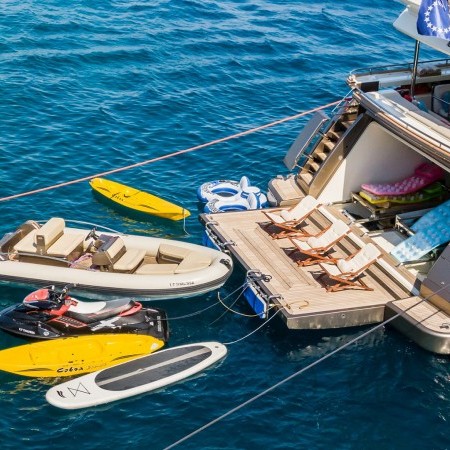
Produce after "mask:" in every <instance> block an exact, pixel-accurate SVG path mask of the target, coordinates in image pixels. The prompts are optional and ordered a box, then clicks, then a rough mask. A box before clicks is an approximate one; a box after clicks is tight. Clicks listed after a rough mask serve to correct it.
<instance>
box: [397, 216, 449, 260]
mask: <svg viewBox="0 0 450 450" xmlns="http://www.w3.org/2000/svg"><path fill="white" fill-rule="evenodd" d="M435 209H436V208H435ZM433 211H434V210H433ZM427 215H428V214H427ZM424 217H425V216H424ZM449 219H450V216H447V217H446V218H445V219H444V218H443V217H441V220H439V221H435V222H434V223H432V222H429V223H430V225H428V222H423V223H425V224H426V225H423V223H422V226H421V227H420V231H418V232H417V233H416V234H414V235H413V236H410V237H409V238H408V239H405V240H404V241H403V242H401V243H400V244H399V245H397V246H396V247H395V248H394V249H393V250H392V251H391V255H392V256H394V257H395V258H396V259H397V260H398V261H399V262H406V261H417V260H418V259H420V258H421V257H422V256H424V255H426V254H427V253H429V252H431V250H433V249H435V248H437V247H439V246H441V245H444V244H446V243H448V242H450V220H449ZM423 228H425V229H423Z"/></svg>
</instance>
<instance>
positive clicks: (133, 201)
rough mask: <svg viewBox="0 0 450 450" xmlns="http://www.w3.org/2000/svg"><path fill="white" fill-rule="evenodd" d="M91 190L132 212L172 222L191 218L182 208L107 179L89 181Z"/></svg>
mask: <svg viewBox="0 0 450 450" xmlns="http://www.w3.org/2000/svg"><path fill="white" fill-rule="evenodd" d="M89 184H90V185H91V188H92V189H93V190H94V191H95V192H97V193H98V194H100V195H102V196H103V197H105V198H107V199H108V200H111V201H112V202H114V203H116V204H118V205H120V206H123V207H125V208H128V209H130V210H132V211H135V212H139V213H144V214H151V215H153V216H157V217H162V218H164V219H170V220H181V219H183V218H185V217H188V216H190V214H191V213H190V212H189V211H188V210H187V209H185V208H183V207H182V206H178V205H175V204H174V203H170V202H168V201H167V200H164V199H162V198H159V197H157V196H156V195H153V194H150V193H148V192H144V191H140V190H138V189H135V188H132V187H130V186H126V185H124V184H121V183H117V182H116V181H111V180H106V179H105V178H93V179H92V180H90V181H89Z"/></svg>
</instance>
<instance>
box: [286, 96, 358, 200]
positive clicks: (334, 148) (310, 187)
mask: <svg viewBox="0 0 450 450" xmlns="http://www.w3.org/2000/svg"><path fill="white" fill-rule="evenodd" d="M358 111H359V105H358V103H356V102H355V101H354V100H353V99H351V98H345V99H344V100H343V101H342V102H341V103H340V104H339V105H338V106H337V107H336V108H335V110H334V111H333V116H332V118H331V119H330V117H328V116H327V115H326V114H325V113H324V112H323V111H318V112H316V113H315V114H314V115H313V116H312V117H311V119H310V121H309V122H308V123H307V124H306V126H305V127H304V129H303V131H302V132H301V133H300V134H299V136H298V137H297V139H296V140H295V142H294V143H293V144H292V146H291V148H290V149H289V151H288V152H287V154H286V156H285V158H284V163H285V165H286V167H288V169H290V170H292V169H294V168H295V167H298V172H297V175H296V183H297V185H298V186H299V187H300V189H301V190H302V191H303V192H306V193H309V194H310V195H313V196H318V195H319V194H320V192H321V190H322V189H323V187H324V186H325V185H326V183H327V181H328V180H329V179H330V177H331V176H332V175H333V173H334V172H335V170H336V169H337V167H338V166H339V164H340V162H341V161H342V159H343V157H345V155H346V152H347V151H348V149H349V148H351V145H352V144H353V143H354V142H355V141H356V139H357V138H358V137H359V136H358V131H357V130H358V129H359V130H361V127H353V124H354V123H355V121H357V120H364V119H363V118H362V115H358ZM355 130H356V132H355Z"/></svg>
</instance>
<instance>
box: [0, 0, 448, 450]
mask: <svg viewBox="0 0 450 450" xmlns="http://www.w3.org/2000/svg"><path fill="white" fill-rule="evenodd" d="M0 4H1V14H0V98H1V101H0V149H1V152H0V163H1V167H2V183H1V185H0V199H1V198H4V197H8V196H10V195H14V194H18V193H22V192H27V191H30V190H35V189H39V188H44V187H47V186H51V185H53V184H58V183H63V182H67V181H71V180H77V179H79V178H83V177H88V176H91V175H92V176H93V175H95V174H98V173H102V172H105V171H109V170H112V169H115V168H119V167H124V166H128V165H130V164H134V163H138V162H141V161H146V160H150V159H153V158H157V157H159V156H162V155H166V154H170V153H172V152H176V151H179V150H184V149H187V148H191V147H194V146H197V145H200V144H204V143H207V142H210V141H212V140H216V139H220V138H224V137H227V136H230V135H233V134H235V133H238V132H242V131H245V130H248V129H251V128H254V127H257V126H261V125H264V124H266V123H270V122H273V121H275V120H279V119H283V118H285V117H288V116H291V115H294V114H296V113H299V112H302V111H308V110H310V109H312V108H315V107H318V106H321V105H323V104H326V103H330V102H333V101H335V100H338V99H339V98H341V97H343V96H344V95H345V94H346V93H347V92H348V87H347V86H346V84H345V78H346V76H347V74H348V72H349V71H350V70H352V69H354V68H357V67H370V66H376V65H383V64H387V63H397V62H410V61H411V60H412V54H413V49H414V43H413V42H412V41H411V40H409V39H408V38H406V37H404V36H402V35H400V34H399V33H398V32H397V31H396V30H395V29H394V28H393V27H392V22H393V21H394V19H395V18H396V16H397V15H398V14H399V13H400V11H401V10H402V5H401V4H400V3H396V2H392V1H391V0H379V1H377V2H372V1H368V0H347V1H345V2H331V1H322V2H310V1H306V0H297V1H293V0H274V1H268V0H260V1H258V2H252V1H250V0H225V1H220V2H216V1H211V0H204V1H198V0H184V1H183V0H154V1H151V2H148V1H143V0H140V1H133V0H127V1H123V0H98V1H96V2H92V1H87V0H84V1H74V2H64V1H61V0H47V1H36V0H34V1H33V0H20V1H18V0H3V1H2V2H1V3H0ZM305 121H306V118H305V119H303V118H302V119H298V120H295V121H288V122H285V123H283V124H281V125H278V126H276V127H272V128H268V129H266V130H264V131H260V132H257V133H253V134H249V135H246V136H244V137H242V138H240V139H233V140H230V141H226V142H223V143H220V144H217V145H214V146H209V147H205V148H202V149H200V150H197V151H194V152H191V153H187V154H183V155H179V156H177V157H173V158H168V159H164V160H161V161H158V162H155V163H153V164H148V165H144V166H140V167H137V168H134V169H131V170H126V171H123V172H118V173H116V174H114V175H110V176H109V178H111V179H115V180H117V181H120V182H124V183H126V184H129V185H132V186H135V187H139V188H141V189H144V190H147V191H150V192H154V193H156V194H158V195H160V196H162V197H164V198H166V199H168V200H171V201H175V202H176V203H179V204H182V205H184V206H185V207H186V208H188V209H190V210H191V211H192V213H193V214H192V215H191V216H190V217H189V218H188V220H187V222H186V231H187V232H188V234H185V232H184V230H183V226H182V225H180V224H179V223H167V222H166V221H163V220H158V219H150V220H148V221H139V220H136V219H133V218H128V217H125V216H123V215H121V214H119V213H118V212H117V211H115V210H113V209H111V208H109V207H108V206H106V205H104V204H102V203H99V202H98V201H97V200H96V199H95V198H94V197H93V196H92V194H91V191H90V188H89V185H88V182H87V181H83V182H80V183H74V184H71V185H69V186H66V187H62V188H59V189H55V190H48V191H44V192H40V193H38V194H35V195H27V196H24V197H20V198H16V199H13V200H9V201H4V202H1V203H0V206H1V213H2V215H1V216H2V220H1V222H0V232H2V233H3V232H6V231H9V230H11V229H12V228H14V227H15V226H16V225H18V224H20V223H21V222H23V221H24V220H27V219H30V218H32V219H45V218H48V217H50V216H53V215H57V216H61V217H65V218H67V219H69V218H71V219H78V220H83V221H88V222H92V223H101V224H104V225H107V226H109V227H111V228H114V229H117V230H120V231H125V232H132V233H141V234H146V235H152V236H161V237H172V238H175V239H184V240H187V241H191V242H196V243H200V242H201V235H202V228H201V225H200V223H199V222H198V220H197V215H198V212H199V205H198V203H197V199H196V188H197V187H198V185H199V184H200V183H202V182H204V181H209V180H214V179H218V178H226V179H229V178H231V179H239V178H240V176H242V175H244V174H246V175H248V176H249V177H250V179H251V181H252V182H253V183H254V184H256V185H259V186H260V187H262V188H265V187H266V186H267V182H268V181H269V180H270V178H272V177H274V176H275V175H277V174H279V173H286V169H285V168H284V166H283V164H282V158H283V156H284V153H285V152H286V150H287V149H288V148H289V146H290V145H291V143H292V141H293V140H294V139H295V137H296V136H297V134H298V132H299V131H300V129H301V127H302V125H303V124H304V123H305ZM242 283H243V274H242V273H241V272H240V271H239V269H236V270H235V273H234V274H233V276H232V278H231V279H230V280H229V281H228V282H227V284H226V285H225V286H224V288H223V289H221V296H222V297H227V296H229V297H228V302H230V303H231V302H232V301H234V299H235V298H236V297H237V294H236V293H234V292H235V291H237V292H238V291H239V287H240V286H241V285H242ZM0 292H1V295H0V306H2V307H4V306H7V305H10V304H12V303H15V302H18V301H20V300H21V298H23V296H24V295H25V294H26V293H27V292H28V291H27V290H26V289H21V288H13V287H8V288H5V287H2V288H1V291H0ZM155 305H157V306H160V307H163V308H165V309H166V310H167V312H168V314H169V317H171V318H172V319H173V320H171V330H172V336H171V342H170V345H180V344H183V343H190V342H196V341H203V340H218V341H221V342H233V341H236V340H239V339H240V338H243V337H244V336H247V335H249V336H248V337H247V338H245V339H243V340H241V341H239V342H237V343H235V344H230V345H229V346H228V350H229V353H228V355H227V357H226V359H225V360H223V362H221V363H220V364H219V365H217V366H216V367H214V368H212V369H210V370H208V371H207V372H205V373H204V374H202V375H201V376H198V377H196V378H194V379H191V380H188V381H186V382H184V383H180V384H177V385H174V386H172V387H168V388H166V389H164V390H161V391H159V392H156V393H153V394H147V395H141V396H139V397H134V398H131V399H128V400H124V401H120V402H117V403H112V404H108V405H104V406H99V407H95V408H91V409H87V410H80V411H63V410H59V409H57V408H54V407H52V406H50V405H49V404H47V403H46V401H45V392H46V390H47V389H48V388H49V387H50V386H51V385H53V384H55V380H42V379H31V378H21V377H18V376H14V375H11V374H7V373H0V390H1V395H0V436H1V438H0V439H1V441H0V442H1V448H2V449H5V450H6V449H16V448H26V449H33V450H40V449H49V448H51V449H75V448H82V449H104V448H117V449H122V448H136V449H144V448H151V449H163V448H165V447H167V446H169V445H171V444H172V443H174V442H176V441H178V440H179V439H182V438H183V437H184V436H186V435H189V434H190V433H192V432H194V431H195V430H198V429H199V428H201V427H203V426H204V425H206V424H208V423H209V422H211V421H213V420H214V419H216V418H218V417H219V416H221V415H223V414H225V413H227V412H228V411H230V410H232V409H233V408H236V407H237V406H238V405H240V404H242V403H243V402H245V401H247V400H248V399H250V398H252V397H254V396H256V395H257V394H258V393H260V392H262V391H264V390H266V389H268V388H270V387H271V386H273V385H274V384H276V383H278V382H280V381H281V380H283V379H285V378H286V377H288V376H289V375H291V374H293V373H296V372H297V371H299V370H301V369H302V368H305V367H307V366H308V365H310V364H312V363H314V362H315V361H317V360H318V359H319V358H321V357H323V356H325V355H327V354H328V353H330V352H332V351H333V350H335V349H337V348H338V347H340V346H342V345H344V344H345V343H346V342H348V341H349V340H351V339H354V338H355V337H357V336H358V335H359V334H361V333H363V332H364V331H367V330H368V329H370V327H369V328H364V329H359V328H358V329H345V330H334V331H318V332H305V331H288V330H287V329H286V328H285V327H284V326H283V324H282V323H281V321H279V320H278V319H277V318H275V319H274V320H271V321H270V322H268V323H267V324H266V325H265V326H263V327H262V328H261V329H259V330H258V331H255V330H256V329H257V328H258V327H259V326H260V325H261V322H260V320H259V319H257V318H249V317H245V316H244V315H237V314H233V313H226V314H224V309H223V307H222V306H221V305H220V304H219V303H218V302H217V293H216V292H212V293H210V294H208V295H204V296H200V297H196V298H192V299H186V300H176V301H175V300H174V301H166V302H163V303H158V302H155ZM211 305H215V306H212V307H211V308H209V309H207V310H205V308H207V307H208V306H211ZM234 309H237V310H238V311H240V312H242V313H244V314H248V313H249V310H248V308H247V306H246V305H245V304H244V303H243V302H242V301H241V300H239V301H238V302H237V303H236V305H235V306H234ZM201 311H203V312H201ZM196 312H200V313H199V314H195V313H196ZM253 331H255V332H253ZM21 343H23V341H22V340H20V339H18V338H13V337H11V336H8V335H6V334H0V346H1V347H2V348H6V347H9V346H12V345H18V344H21ZM448 362H449V360H448V358H446V357H441V356H437V355H433V354H430V353H428V352H425V351H424V350H422V349H420V348H419V347H417V346H416V345H415V344H413V343H411V342H410V341H409V340H408V339H406V338H405V337H404V336H402V335H400V334H398V333H396V332H395V331H393V330H392V329H389V328H387V329H385V328H380V329H378V330H376V331H374V332H373V333H372V334H370V335H369V336H367V337H365V338H363V339H361V340H360V341H358V342H357V343H355V344H353V345H351V346H349V347H347V348H346V349H345V350H343V351H341V352H339V353H337V354H335V355H333V356H332V357H330V358H328V359H326V360H325V361H323V362H322V363H320V364H318V365H316V366H314V367H313V368H311V369H310V370H307V371H305V372H303V373H302V374H301V375H299V376H297V377H295V378H293V379H291V380H290V381H288V382H286V383H284V384H283V385H281V386H280V387H278V388H277V389H275V390H273V391H271V392H269V393H268V394H267V395H265V396H263V397H261V398H258V399H257V400H255V401H254V402H252V403H250V404H248V405H246V406H244V407H243V408H241V409H239V410H238V411H236V412H235V413H233V414H230V415H229V416H227V417H226V418H224V419H223V420H221V421H219V422H217V423H215V424H213V425H212V426H209V427H206V428H205V429H204V430H203V431H201V432H199V433H198V434H195V435H194V436H192V437H191V438H190V439H187V440H185V441H184V442H183V443H181V444H180V445H179V448H185V449H198V448H201V449H219V448H221V449H228V448H229V449H254V448H264V449H265V448H267V449H303V448H313V449H424V448H427V449H447V448H449V447H450V441H449V439H448V437H447V436H448V430H447V426H448V421H449V418H450V379H449V366H448Z"/></svg>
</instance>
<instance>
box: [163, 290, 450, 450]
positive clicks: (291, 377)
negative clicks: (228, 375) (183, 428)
mask: <svg viewBox="0 0 450 450" xmlns="http://www.w3.org/2000/svg"><path fill="white" fill-rule="evenodd" d="M448 286H449V284H446V285H444V286H442V287H441V288H440V289H438V290H437V291H436V292H433V293H432V294H430V295H429V296H427V297H426V298H424V299H422V300H421V301H420V302H418V303H416V304H414V305H412V306H410V307H409V308H406V309H405V310H404V311H400V312H398V313H396V314H394V315H393V316H392V317H390V318H389V319H386V320H384V321H383V322H381V323H379V324H378V325H375V326H374V327H373V328H371V329H370V330H368V331H366V332H364V333H362V334H361V335H359V336H357V337H355V338H353V339H350V341H348V342H346V343H345V344H343V345H341V346H340V347H338V348H336V349H334V350H332V351H331V352H330V353H327V354H326V355H324V356H322V357H321V358H319V359H317V360H316V361H314V362H312V363H311V364H308V365H307V366H306V367H303V368H302V369H300V370H298V371H297V372H294V373H293V374H291V375H289V376H287V377H286V378H283V379H282V380H281V381H279V382H278V383H275V384H274V385H272V386H270V387H268V388H267V389H265V390H264V391H262V392H260V393H259V394H257V395H255V396H253V397H251V398H249V399H248V400H246V401H245V402H243V403H241V404H239V405H238V406H236V407H234V408H232V409H230V410H228V411H227V412H226V413H224V414H222V415H221V416H219V417H217V418H216V419H214V420H211V421H210V422H208V423H207V424H205V425H203V426H202V427H200V428H197V429H196V430H195V431H193V432H192V433H189V434H187V435H186V436H184V437H182V438H181V439H179V440H178V441H176V442H174V443H172V444H170V445H169V446H167V447H165V448H164V450H169V449H172V448H174V447H176V446H177V445H179V444H181V443H183V442H185V441H187V440H188V439H190V438H191V437H193V436H195V435H197V434H199V433H200V432H202V431H204V430H206V429H207V428H209V427H211V426H212V425H214V424H216V423H217V422H220V421H221V420H223V419H225V418H226V417H228V416H230V415H231V414H233V413H235V412H236V411H239V410H240V409H242V408H243V407H244V406H247V405H249V404H250V403H253V402H254V401H255V400H258V399H259V398H261V397H263V396H264V395H266V394H268V393H269V392H272V391H273V390H275V389H276V388H278V387H280V386H282V385H283V384H285V383H287V382H288V381H290V380H292V379H293V378H295V377H297V376H298V375H301V374H302V373H304V372H306V371H307V370H310V369H312V368H313V367H314V366H317V365H318V364H320V363H321V362H323V361H325V360H326V359H328V358H330V357H331V356H333V355H335V354H336V353H339V352H341V351H342V350H344V349H345V348H347V347H349V346H350V345H352V344H354V343H355V342H357V341H359V340H361V339H362V338H364V337H366V336H369V335H370V334H371V333H373V332H374V331H376V330H378V329H380V328H382V327H384V326H385V325H387V324H388V323H390V322H392V321H393V320H395V319H397V318H398V317H399V316H401V315H403V314H405V313H406V312H407V311H409V310H410V309H412V308H415V307H416V306H418V305H420V304H421V303H423V302H424V301H426V300H428V299H429V298H430V297H431V296H433V295H437V294H438V293H439V292H440V291H442V290H444V289H447V287H448ZM278 312H279V311H277V313H278ZM274 316H275V314H274Z"/></svg>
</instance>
